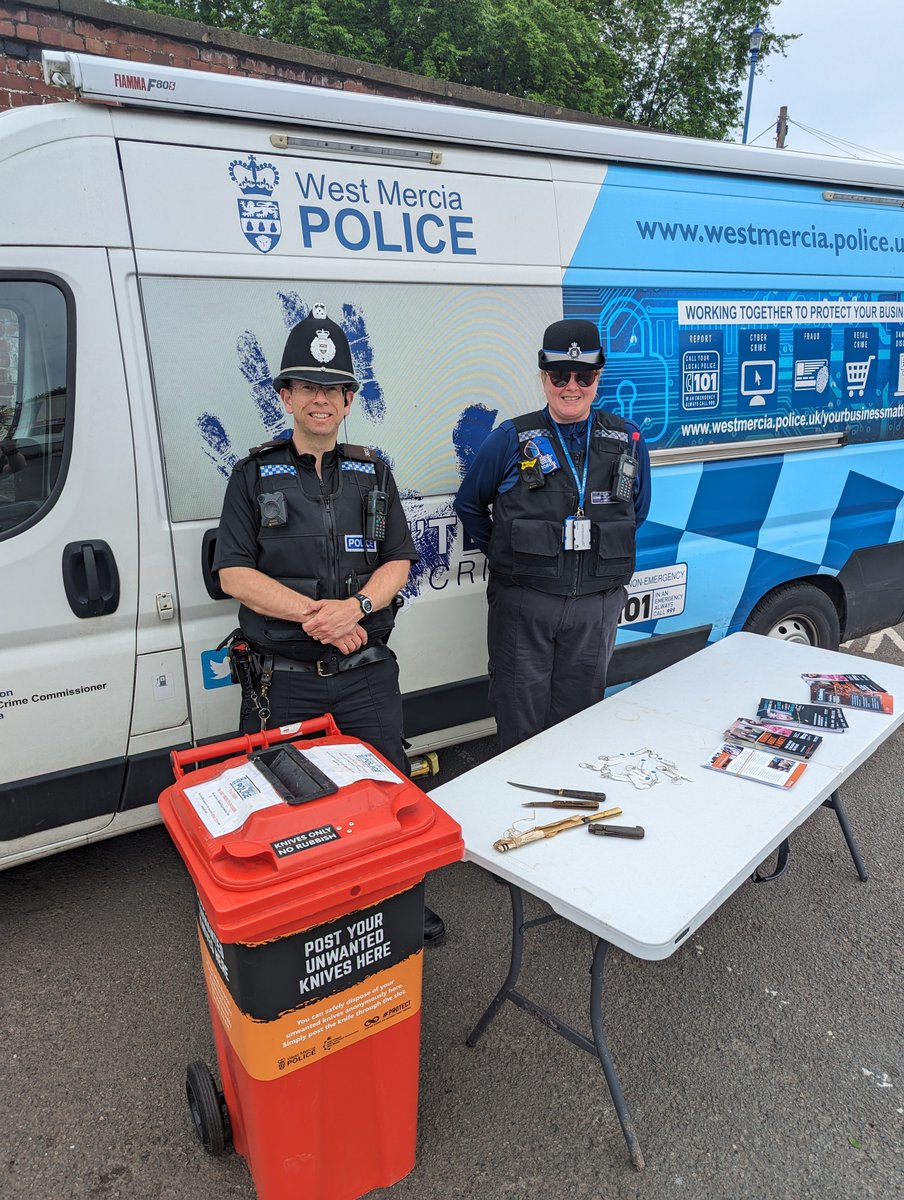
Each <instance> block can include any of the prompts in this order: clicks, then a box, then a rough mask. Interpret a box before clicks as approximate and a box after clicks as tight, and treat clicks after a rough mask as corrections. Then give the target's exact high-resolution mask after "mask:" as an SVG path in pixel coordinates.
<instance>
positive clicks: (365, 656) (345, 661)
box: [273, 642, 392, 679]
mask: <svg viewBox="0 0 904 1200" xmlns="http://www.w3.org/2000/svg"><path fill="white" fill-rule="evenodd" d="M383 658H392V651H391V650H390V649H389V647H388V646H387V645H386V644H385V643H384V642H377V643H376V644H375V645H373V646H365V647H364V648H363V650H355V651H354V652H353V653H352V654H334V655H332V657H330V658H321V659H318V660H317V661H316V662H300V661H298V660H297V659H294V658H282V657H281V656H280V655H278V654H274V655H273V670H274V671H308V672H311V673H313V674H317V675H319V676H320V677H321V679H326V678H327V677H329V676H330V675H337V674H338V673H339V672H340V671H352V670H354V668H355V667H363V666H366V665H367V663H372V662H379V661H380V659H383Z"/></svg>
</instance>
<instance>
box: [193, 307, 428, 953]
mask: <svg viewBox="0 0 904 1200" xmlns="http://www.w3.org/2000/svg"><path fill="white" fill-rule="evenodd" d="M273 386H274V388H276V389H277V391H278V392H279V396H280V399H281V400H282V403H283V405H284V406H285V409H286V412H287V413H288V414H290V415H291V417H292V421H293V430H292V436H291V438H289V439H284V438H282V439H276V440H274V441H271V442H266V443H265V444H264V445H262V446H258V447H256V448H255V449H254V450H252V451H251V452H250V454H249V455H248V457H247V458H244V459H242V460H241V461H240V462H238V463H236V465H235V468H234V469H233V472H232V476H231V477H230V480H229V484H228V486H227V488H226V496H225V499H224V502H223V513H222V516H221V518H220V528H219V534H218V537H217V550H216V558H215V561H214V563H213V568H214V570H216V571H219V577H220V586H221V587H222V589H223V591H224V592H226V593H228V595H230V596H234V597H235V598H236V599H237V600H238V601H239V602H240V608H239V623H240V625H241V631H242V634H243V635H244V638H245V639H247V642H248V643H249V644H250V647H251V650H252V651H253V659H252V661H253V663H254V666H255V670H254V672H253V674H254V675H255V679H254V682H253V686H252V687H251V688H248V689H247V691H246V689H243V697H242V730H243V731H244V732H249V733H250V732H254V731H256V730H259V729H261V728H262V727H263V726H264V725H267V726H269V727H271V728H275V727H278V726H280V725H287V724H291V723H293V722H296V721H302V720H305V719H308V718H311V717H315V716H320V715H321V714H323V713H325V712H330V713H332V714H333V716H334V717H335V719H336V723H337V725H338V726H339V728H340V729H341V730H342V732H343V733H345V734H349V735H351V736H352V737H355V738H360V739H361V740H362V741H365V742H369V743H370V744H371V745H372V746H374V747H376V749H377V750H379V751H380V753H381V754H383V755H384V756H385V757H386V758H387V759H388V760H389V761H390V762H391V763H393V765H394V766H395V767H397V768H398V770H399V771H401V772H402V773H403V774H406V775H407V774H408V773H409V763H408V758H407V756H406V754H405V750H404V745H403V740H402V697H401V693H400V691H399V670H398V666H397V664H396V661H395V656H394V655H393V653H392V651H391V650H390V649H389V647H388V646H387V644H386V643H387V639H388V637H389V634H390V632H391V631H392V626H393V620H394V614H395V606H394V601H395V598H396V596H397V595H398V593H399V591H400V590H401V589H402V588H403V587H404V586H405V584H406V582H407V580H408V574H409V570H410V568H411V564H412V563H413V562H416V561H417V558H418V554H417V551H416V550H415V548H414V544H413V543H412V540H411V536H410V534H409V532H408V524H407V521H406V519H405V513H404V511H403V509H402V505H401V501H400V500H399V494H398V489H397V488H396V484H395V481H394V480H393V478H392V474H391V472H390V470H389V468H388V467H387V466H386V464H385V463H384V462H382V460H381V459H379V458H378V457H377V456H376V455H375V454H374V452H373V451H372V450H371V449H370V448H369V447H366V446H352V445H347V444H337V437H338V433H339V427H340V426H341V424H342V422H343V420H344V419H345V417H346V415H347V413H348V411H349V409H350V407H351V404H352V398H353V396H354V393H355V392H356V391H357V389H358V386H359V385H358V381H357V380H356V379H355V375H354V370H353V364H352V356H351V350H350V347H349V344H348V339H347V338H346V336H345V333H344V332H343V330H342V328H341V327H340V326H339V325H337V324H336V323H335V322H334V321H331V320H330V319H329V318H328V317H327V315H326V308H325V307H324V306H323V305H322V304H316V305H314V306H313V308H312V310H311V313H310V315H309V316H308V317H307V318H305V320H303V321H301V322H299V323H298V324H297V325H296V326H295V327H294V328H293V329H292V331H291V332H290V334H289V337H288V340H287V341H286V346H285V351H284V353H283V357H282V365H281V367H280V371H279V374H278V376H277V377H276V378H275V379H274V381H273ZM248 693H250V694H248ZM443 935H444V929H443V923H442V921H441V920H440V918H439V917H438V916H436V914H435V913H431V912H430V910H429V909H428V910H427V912H426V919H425V939H426V940H427V941H428V942H434V943H436V942H438V941H441V940H442V938H443Z"/></svg>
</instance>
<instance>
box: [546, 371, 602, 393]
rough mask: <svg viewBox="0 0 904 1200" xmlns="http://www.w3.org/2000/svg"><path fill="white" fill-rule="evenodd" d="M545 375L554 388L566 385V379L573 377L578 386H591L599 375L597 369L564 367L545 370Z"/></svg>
mask: <svg viewBox="0 0 904 1200" xmlns="http://www.w3.org/2000/svg"><path fill="white" fill-rule="evenodd" d="M546 377H547V379H548V380H549V382H550V383H551V384H552V386H553V387H554V388H563V387H567V386H568V381H569V380H570V379H571V378H572V377H574V379H575V380H576V381H577V385H578V387H582V388H585V387H591V386H592V385H593V384H594V383H596V381H597V380H598V379H599V377H600V373H599V371H566V370H565V369H564V368H561V369H558V370H552V371H547V372H546Z"/></svg>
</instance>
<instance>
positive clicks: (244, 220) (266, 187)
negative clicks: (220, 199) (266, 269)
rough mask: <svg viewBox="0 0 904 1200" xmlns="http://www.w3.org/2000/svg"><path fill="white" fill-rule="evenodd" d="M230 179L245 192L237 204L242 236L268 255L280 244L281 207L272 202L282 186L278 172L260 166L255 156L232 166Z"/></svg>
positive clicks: (269, 164) (265, 164)
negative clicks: (278, 188)
mask: <svg viewBox="0 0 904 1200" xmlns="http://www.w3.org/2000/svg"><path fill="white" fill-rule="evenodd" d="M229 178H230V179H231V180H232V182H233V183H234V184H236V185H237V186H238V189H239V191H240V192H241V193H242V196H241V199H240V200H239V201H238V206H239V220H240V222H241V225H242V233H244V235H245V237H246V238H247V239H248V241H249V242H250V243H251V245H252V246H253V247H254V249H255V250H259V251H260V252H261V254H268V253H269V252H270V251H271V250H272V249H273V247H274V246H275V245H276V243H277V242H278V241H279V237H280V234H281V233H282V222H281V221H280V217H279V205H278V204H277V202H276V201H275V200H272V199H270V197H272V195H273V189H274V188H275V187H276V185H277V184H278V183H279V171H277V169H276V167H275V166H274V165H273V163H268V162H263V163H259V162H258V161H257V160H256V159H255V157H254V155H253V154H249V155H248V158H247V159H246V160H245V161H243V160H242V159H240V158H236V159H234V160H233V161H232V162H231V163H230V164H229Z"/></svg>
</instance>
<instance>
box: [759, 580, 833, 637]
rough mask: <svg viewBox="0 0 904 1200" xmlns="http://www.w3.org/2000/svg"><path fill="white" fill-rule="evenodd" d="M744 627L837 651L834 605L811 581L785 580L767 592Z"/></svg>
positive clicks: (767, 635)
mask: <svg viewBox="0 0 904 1200" xmlns="http://www.w3.org/2000/svg"><path fill="white" fill-rule="evenodd" d="M744 630H745V632H747V633H762V634H765V636H766V637H774V638H781V639H782V640H783V641H786V642H801V643H803V645H805V646H819V647H821V648H822V649H823V650H837V649H838V643H839V640H840V638H841V623H840V621H839V619H838V612H837V610H836V608H835V605H834V604H833V603H832V601H831V600H830V599H829V597H828V596H827V595H826V594H825V592H823V591H821V590H820V589H819V588H818V587H814V586H813V584H811V583H786V584H783V585H782V586H781V587H777V588H776V589H775V590H774V591H772V592H769V593H768V595H766V596H764V597H763V599H762V600H760V602H759V603H758V604H757V605H756V606H755V608H754V609H753V611H752V612H751V614H750V616H749V617H748V618H747V621H746V623H745V625H744Z"/></svg>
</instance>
